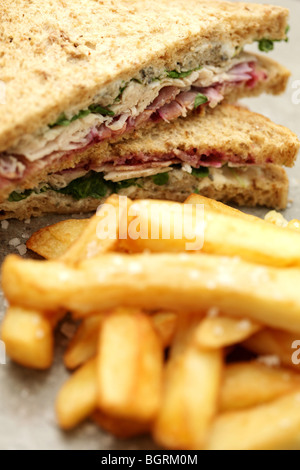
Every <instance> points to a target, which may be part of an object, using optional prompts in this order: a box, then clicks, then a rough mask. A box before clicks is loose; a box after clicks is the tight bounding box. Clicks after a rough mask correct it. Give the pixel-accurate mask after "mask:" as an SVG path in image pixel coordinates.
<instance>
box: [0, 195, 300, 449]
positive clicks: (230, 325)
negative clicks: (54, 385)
mask: <svg viewBox="0 0 300 470" xmlns="http://www.w3.org/2000/svg"><path fill="white" fill-rule="evenodd" d="M106 204H110V205H112V206H113V207H114V208H115V209H116V211H117V212H118V215H119V217H118V220H119V223H122V220H123V217H124V208H123V207H121V206H120V199H119V198H118V197H117V196H115V195H113V196H111V197H110V198H109V199H108V200H107V202H106ZM153 204H156V205H157V208H158V209H157V210H158V212H159V213H160V215H161V217H157V218H156V219H155V220H156V222H153V221H152V222H151V223H156V224H157V227H150V228H151V229H156V232H157V233H159V234H161V233H162V230H161V229H162V227H161V223H162V220H163V219H164V216H165V212H166V211H167V210H168V208H169V209H170V210H172V211H173V212H172V213H173V214H175V216H173V219H172V224H171V233H170V238H169V239H168V240H166V239H163V237H162V236H159V237H158V238H157V239H149V238H148V239H137V240H132V239H130V238H129V237H127V238H126V239H121V240H120V239H119V238H118V233H119V230H118V229H119V227H118V226H115V227H113V228H112V233H110V234H108V235H109V236H108V237H107V239H106V240H103V239H100V238H98V237H97V226H98V224H99V220H101V218H103V217H104V216H105V214H104V209H101V208H100V210H99V211H98V213H97V215H95V216H94V217H93V218H91V219H90V220H69V221H66V222H61V223H59V224H56V225H54V226H52V227H47V228H45V229H42V230H40V231H39V232H37V233H36V234H34V235H33V236H32V237H31V239H30V240H29V241H28V243H27V246H28V248H30V249H31V250H33V251H34V252H36V253H38V254H39V255H41V256H43V257H44V258H46V259H47V260H46V261H31V260H24V259H21V258H19V257H17V256H14V255H11V256H9V257H8V258H7V259H6V261H5V262H4V264H3V269H2V286H3V290H4V293H5V295H6V297H7V300H8V302H9V305H10V306H9V308H8V310H7V313H6V316H5V319H4V322H3V324H2V331H1V337H2V340H3V341H4V342H5V345H6V350H7V353H8V355H9V356H10V358H11V359H12V360H13V361H15V362H17V363H19V364H21V365H23V366H25V367H29V368H34V369H39V370H45V369H48V368H49V367H51V364H52V361H53V348H54V330H55V328H56V327H57V325H58V324H59V323H60V321H61V320H62V319H63V318H64V317H65V315H66V314H67V313H71V315H72V316H73V318H74V320H76V321H78V320H80V321H81V323H80V325H79V327H78V329H77V331H76V333H75V336H74V337H73V338H72V339H71V342H70V344H69V346H68V348H67V350H66V352H65V354H64V363H65V366H66V367H67V368H68V369H69V370H70V371H73V374H72V375H71V376H70V378H69V380H68V381H67V383H65V384H64V386H63V387H62V389H61V391H60V393H59V395H58V397H57V401H56V411H57V418H58V423H59V425H60V426H61V428H62V429H64V430H70V429H73V428H74V427H76V426H78V425H79V424H80V423H82V422H83V421H84V420H86V419H93V420H94V421H95V423H97V424H98V425H99V426H100V427H101V428H102V429H104V430H106V431H107V432H110V433H112V434H113V435H115V436H117V437H119V438H129V437H133V436H138V435H140V434H145V433H150V434H151V435H152V436H153V438H154V439H155V441H156V442H157V443H158V444H159V445H160V446H161V447H163V448H166V449H181V450H196V449H209V450H212V449H215V450H217V449H222V450H226V449H236V450H239V449H249V450H250V449H286V448H297V447H299V443H300V374H299V367H300V366H299V365H297V363H296V362H297V361H296V362H295V361H294V362H293V360H292V356H293V353H295V351H294V349H293V347H294V346H293V345H294V344H295V341H296V340H298V339H300V295H299V287H300V231H299V227H300V224H299V222H298V221H292V223H290V224H288V223H287V221H286V223H285V222H284V221H283V220H282V219H281V217H280V215H279V214H276V213H271V214H269V215H268V216H267V219H266V221H263V220H261V219H258V218H256V217H253V216H250V215H246V214H244V213H242V212H240V211H237V210H235V209H232V208H230V207H227V206H225V205H223V204H221V203H219V202H216V201H212V200H209V199H206V198H204V197H201V196H198V195H192V196H190V198H189V199H188V200H187V201H186V203H185V204H190V205H192V206H195V205H196V204H203V205H204V223H205V238H204V244H203V247H202V248H201V250H199V251H194V252H186V251H185V244H186V242H187V240H185V239H184V237H183V238H182V239H181V240H179V239H177V238H176V237H175V233H176V229H177V228H178V227H177V226H176V224H178V222H177V217H176V211H177V210H182V207H183V206H182V205H181V204H176V203H171V202H170V203H166V202H165V201H164V202H161V203H160V202H159V201H136V202H132V201H130V200H128V201H127V208H126V211H128V210H129V208H133V205H134V211H135V213H136V214H139V215H140V216H142V214H145V211H143V212H142V210H141V209H142V207H143V209H145V207H146V208H147V209H149V211H150V210H151V208H152V207H153ZM146 212H147V211H146ZM193 214H194V213H193V211H191V219H193V217H194V215H193ZM126 216H128V213H126ZM126 220H127V221H128V220H129V221H130V217H129V218H128V217H126ZM178 220H179V219H178ZM192 222H193V220H191V224H192ZM149 223H150V222H149ZM195 231H197V227H195ZM189 241H190V240H189ZM299 344H300V343H299ZM299 355H300V354H299Z"/></svg>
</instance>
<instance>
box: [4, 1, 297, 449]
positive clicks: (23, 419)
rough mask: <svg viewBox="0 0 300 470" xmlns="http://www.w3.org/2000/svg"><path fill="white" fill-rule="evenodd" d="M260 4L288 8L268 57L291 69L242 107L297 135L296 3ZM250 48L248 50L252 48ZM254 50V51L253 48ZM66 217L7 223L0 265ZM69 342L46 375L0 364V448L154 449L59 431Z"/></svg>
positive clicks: (85, 430) (90, 429) (139, 442)
mask: <svg viewBox="0 0 300 470" xmlns="http://www.w3.org/2000/svg"><path fill="white" fill-rule="evenodd" d="M252 3H255V2H252ZM256 3H258V2H256ZM260 3H273V4H278V5H280V4H281V5H284V6H285V7H287V8H290V10H291V20H290V24H291V31H290V33H289V37H290V42H289V44H285V43H283V44H281V43H278V44H276V47H275V51H274V52H272V53H270V57H274V58H275V59H276V60H278V61H280V62H282V64H284V65H286V66H287V67H288V68H290V70H292V78H291V81H290V84H289V87H288V89H287V91H286V93H285V94H284V95H282V96H280V97H275V98H274V97H272V96H263V97H260V98H255V99H251V100H244V103H245V104H247V105H248V106H249V107H250V109H252V110H253V111H257V112H260V113H262V114H265V115H266V116H268V117H269V118H271V119H272V120H273V121H274V122H276V123H278V124H282V125H285V126H287V127H289V128H290V129H292V130H293V131H294V132H295V133H297V134H298V136H299V135H300V103H299V104H297V103H296V102H293V96H294V95H295V91H297V90H295V89H293V88H292V84H293V83H294V82H295V81H296V80H299V86H298V88H300V61H299V45H300V28H299V25H298V19H299V18H300V1H296V0H288V1H286V0H285V1H283V0H281V1H278V0H273V1H267V0H264V1H263V2H260ZM251 48H252V47H251ZM251 48H249V49H250V50H251ZM253 50H256V51H257V46H255V48H254V49H253ZM294 97H295V96H294ZM298 98H299V101H300V93H298ZM288 173H289V176H290V180H291V192H290V198H291V203H290V204H289V208H288V209H287V210H286V211H285V214H286V217H287V218H288V219H292V218H299V219H300V160H299V161H298V163H297V165H296V166H295V167H294V168H293V169H291V170H288ZM251 212H252V213H254V214H256V215H259V216H264V214H265V213H266V211H265V210H263V209H260V210H255V211H251ZM64 218H65V217H62V216H51V217H49V216H48V217H44V218H40V219H38V220H32V221H31V223H30V224H27V225H26V224H24V223H23V222H18V221H10V222H9V227H8V229H7V230H3V229H1V227H0V233H1V244H0V263H1V262H2V261H3V258H4V257H5V256H6V255H7V254H9V253H16V252H17V251H16V249H15V248H13V247H12V246H9V241H10V240H12V239H13V238H16V237H17V238H19V239H21V240H24V242H25V241H26V240H27V238H28V237H29V236H30V235H31V234H32V233H33V232H34V231H36V230H38V229H39V228H41V227H44V226H46V225H50V224H52V223H55V222H58V221H59V220H63V219H64ZM76 218H78V216H76ZM283 249H284V247H283ZM4 309H5V305H4V299H3V294H2V292H1V291H0V321H1V319H2V317H3V314H4ZM67 342H68V339H67V338H66V337H64V336H63V335H62V334H61V333H58V335H57V351H56V359H55V363H54V366H53V368H52V369H51V371H50V372H46V373H38V372H32V371H28V370H26V369H23V368H21V367H19V366H17V365H15V364H12V363H10V362H9V360H8V361H7V364H6V365H0V421H1V426H0V449H1V450H3V449H11V450H13V449H18V450H19V449H22V450H23V449H24V450H25V449H26V450H27V449H39V450H40V449H49V450H51V449H68V450H72V449H89V450H100V449H101V450H137V449H147V450H151V449H156V447H155V444H154V443H153V442H152V441H151V440H150V439H148V438H142V439H134V440H129V441H119V440H117V439H114V438H113V437H111V436H109V435H107V434H106V433H103V432H101V431H100V430H99V429H98V428H97V427H96V426H94V425H93V424H92V423H86V424H85V425H83V426H81V427H80V428H79V429H77V430H76V431H74V432H71V433H68V434H65V433H63V432H61V431H60V430H59V429H58V427H57V425H56V421H55V414H54V400H55V397H56V395H57V392H58V390H59V389H60V387H61V385H62V384H63V383H64V381H65V380H66V378H67V377H68V373H67V372H66V371H65V369H64V367H63V364H62V360H61V355H62V351H63V350H64V348H65V347H66V344H67Z"/></svg>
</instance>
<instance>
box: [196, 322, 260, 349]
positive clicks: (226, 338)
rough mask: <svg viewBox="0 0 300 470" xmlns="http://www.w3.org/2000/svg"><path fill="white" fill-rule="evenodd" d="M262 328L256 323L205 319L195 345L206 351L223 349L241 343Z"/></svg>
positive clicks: (198, 330) (197, 334) (197, 330)
mask: <svg viewBox="0 0 300 470" xmlns="http://www.w3.org/2000/svg"><path fill="white" fill-rule="evenodd" d="M261 329H262V327H261V326H260V325H259V324H258V323H255V322H251V321H249V320H245V319H244V320H242V319H238V318H229V317H214V318H210V317H207V318H205V319H204V320H203V321H202V322H201V324H200V325H199V327H198V328H197V329H196V332H195V343H196V344H197V345H198V346H200V347H201V348H204V349H221V348H225V347H227V346H233V345H234V344H238V343H241V342H242V341H244V340H246V339H247V338H249V337H250V336H252V335H253V334H255V333H257V332H258V331H259V330H261Z"/></svg>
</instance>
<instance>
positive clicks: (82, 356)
mask: <svg viewBox="0 0 300 470" xmlns="http://www.w3.org/2000/svg"><path fill="white" fill-rule="evenodd" d="M102 321H103V316H102V315H95V316H92V317H89V318H85V319H83V320H82V323H81V325H80V326H79V328H78V330H77V331H76V334H75V336H74V337H73V339H72V341H71V343H70V344H69V346H68V349H67V350H66V352H65V354H64V363H65V366H66V367H67V368H68V369H71V370H72V369H76V368H77V367H79V366H81V365H82V364H84V363H85V362H87V361H88V360H89V359H91V358H92V357H94V356H96V354H97V348H98V338H99V331H100V327H101V323H102Z"/></svg>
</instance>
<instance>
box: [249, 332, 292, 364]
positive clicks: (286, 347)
mask: <svg viewBox="0 0 300 470" xmlns="http://www.w3.org/2000/svg"><path fill="white" fill-rule="evenodd" d="M295 340H298V335H297V334H296V331H295V332H290V333H289V332H286V331H281V330H275V329H265V330H263V331H260V332H258V333H257V334H256V335H254V336H252V337H251V338H249V339H248V340H247V341H245V342H244V343H243V346H244V347H245V348H246V349H249V350H250V351H252V352H254V353H256V354H259V355H262V356H264V355H267V356H275V357H277V358H278V360H279V361H280V362H281V363H282V364H283V365H285V366H287V367H291V368H294V369H296V370H298V371H299V365H297V364H294V363H293V360H292V355H293V353H294V350H293V349H292V345H293V343H294V341H295Z"/></svg>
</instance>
